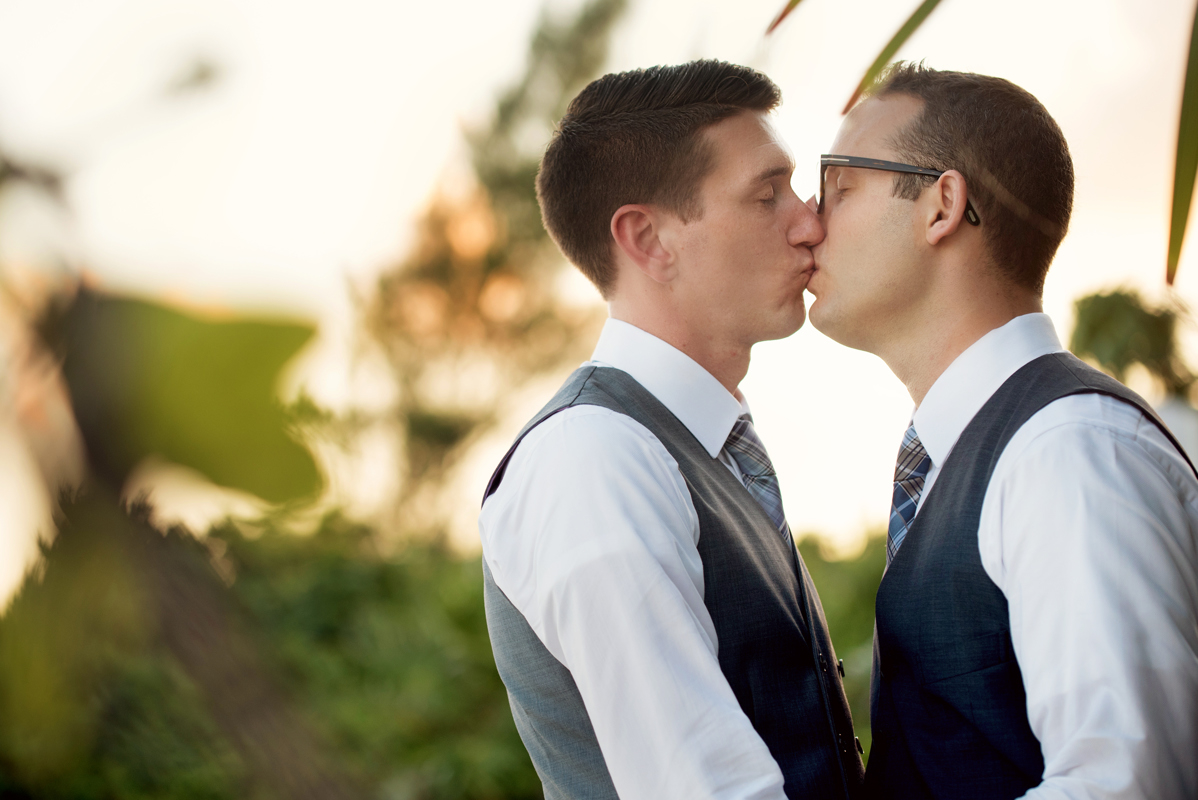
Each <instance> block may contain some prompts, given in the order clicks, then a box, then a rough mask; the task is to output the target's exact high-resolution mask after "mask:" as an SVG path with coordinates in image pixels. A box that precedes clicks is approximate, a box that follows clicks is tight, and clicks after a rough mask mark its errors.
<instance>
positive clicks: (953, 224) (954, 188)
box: [925, 169, 968, 245]
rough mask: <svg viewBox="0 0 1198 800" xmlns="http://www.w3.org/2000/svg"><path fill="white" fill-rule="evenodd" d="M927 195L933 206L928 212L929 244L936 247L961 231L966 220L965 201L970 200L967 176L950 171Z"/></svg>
mask: <svg viewBox="0 0 1198 800" xmlns="http://www.w3.org/2000/svg"><path fill="white" fill-rule="evenodd" d="M925 194H926V195H927V196H928V198H929V200H930V202H931V204H932V205H931V207H930V208H929V211H928V229H927V239H928V244H931V245H936V244H939V243H940V242H941V241H942V240H943V239H944V238H945V237H947V236H951V235H952V234H954V233H956V232H957V231H958V230H960V229H961V226H962V223H963V222H964V220H965V201H966V200H967V199H968V194H967V193H966V186H965V176H964V175H962V174H961V173H960V172H957V170H955V169H950V170H949V171H948V172H946V173H944V174H943V175H941V176H940V177H939V178H938V179H937V180H936V183H934V184H932V186H931V187H929V189H928V190H927V191H926V192H925ZM966 227H968V226H966Z"/></svg>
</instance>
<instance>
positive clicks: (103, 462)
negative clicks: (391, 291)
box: [41, 288, 320, 502]
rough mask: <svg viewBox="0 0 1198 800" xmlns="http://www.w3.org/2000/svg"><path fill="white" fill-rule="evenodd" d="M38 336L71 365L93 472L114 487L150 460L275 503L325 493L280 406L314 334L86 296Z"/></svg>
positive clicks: (59, 310)
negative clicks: (285, 383)
mask: <svg viewBox="0 0 1198 800" xmlns="http://www.w3.org/2000/svg"><path fill="white" fill-rule="evenodd" d="M41 327H42V334H43V338H44V339H45V340H46V341H47V342H48V343H49V344H50V346H51V348H52V349H54V350H56V351H57V352H58V353H59V354H60V356H61V357H62V359H63V361H62V369H63V376H64V377H65V378H66V382H67V385H68V387H70V393H71V403H72V406H73V407H74V409H75V418H76V421H77V422H78V424H79V427H80V430H81V432H82V433H83V437H84V439H85V441H87V443H88V452H89V460H90V462H91V463H90V468H91V470H92V472H93V473H98V474H99V476H100V477H102V478H103V479H104V480H106V481H108V482H109V483H111V484H112V485H113V486H116V487H119V486H120V485H121V484H122V483H123V482H124V480H125V479H126V478H127V477H128V475H129V473H130V472H131V471H132V470H133V468H134V467H136V466H137V464H138V463H140V462H141V461H142V460H143V459H144V458H146V457H147V456H151V455H153V456H158V457H161V458H163V459H166V460H167V461H172V462H174V463H177V464H182V465H185V466H188V467H191V468H193V469H196V470H198V471H200V472H201V473H203V474H204V475H205V476H206V477H208V478H209V479H211V480H212V481H213V482H215V483H217V484H220V485H222V486H228V487H232V488H235V489H241V490H243V491H246V492H250V493H251V494H255V495H257V496H259V497H261V498H263V499H265V500H268V501H270V502H281V501H284V500H288V499H291V498H293V497H297V496H303V495H313V494H315V492H316V490H317V489H318V488H319V487H320V475H319V473H318V472H317V470H316V464H315V462H314V461H313V460H312V455H311V454H310V453H309V452H308V450H307V449H306V448H305V447H304V446H302V445H301V444H299V442H297V441H296V440H295V438H294V437H292V436H290V435H289V434H288V427H289V426H288V418H287V416H286V414H285V412H284V410H283V407H282V405H281V404H280V403H279V402H278V400H277V399H276V398H277V387H276V383H277V381H278V377H279V373H280V372H281V370H282V368H283V366H284V365H285V364H286V363H287V362H288V361H290V360H291V359H292V358H293V357H294V356H295V355H296V353H297V352H298V351H299V350H300V348H301V347H303V346H304V345H305V344H306V343H307V342H308V340H309V339H310V338H311V337H312V335H313V333H314V329H313V328H312V326H311V325H306V324H300V323H294V322H286V321H281V320H266V319H263V320H251V319H246V318H239V319H227V320H226V319H203V318H201V317H198V316H195V315H192V314H187V313H184V312H182V311H179V310H176V309H172V308H168V307H166V306H163V305H160V304H157V303H152V302H149V301H145V300H139V299H135V298H130V297H120V296H115V295H106V294H100V293H97V292H94V291H91V290H88V289H86V288H81V289H80V290H79V291H78V292H77V294H76V295H75V296H74V297H73V298H70V299H69V301H67V302H65V303H64V304H63V305H62V306H61V307H56V308H53V309H52V310H51V311H50V312H49V313H48V314H47V315H46V316H45V318H44V319H43V321H42V324H41Z"/></svg>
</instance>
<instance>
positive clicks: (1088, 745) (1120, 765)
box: [912, 314, 1198, 800]
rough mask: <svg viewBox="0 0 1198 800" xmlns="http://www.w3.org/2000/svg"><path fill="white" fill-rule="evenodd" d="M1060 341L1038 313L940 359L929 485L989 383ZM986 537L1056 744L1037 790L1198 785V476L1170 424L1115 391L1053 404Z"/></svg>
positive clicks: (1040, 719)
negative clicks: (1171, 435) (943, 364)
mask: <svg viewBox="0 0 1198 800" xmlns="http://www.w3.org/2000/svg"><path fill="white" fill-rule="evenodd" d="M1061 350H1062V348H1061V345H1060V342H1059V341H1058V339H1057V336H1056V333H1055V331H1054V330H1053V326H1052V321H1051V320H1050V319H1049V318H1048V316H1047V315H1044V314H1028V315H1025V316H1021V317H1017V318H1016V319H1014V320H1012V321H1011V322H1009V323H1008V324H1006V325H1004V326H1003V327H1001V328H998V329H996V330H993V331H991V332H990V333H988V334H986V335H985V336H984V337H982V338H981V339H980V340H978V341H977V342H976V343H974V344H973V345H972V346H971V347H970V348H969V349H968V350H966V351H965V352H964V353H962V354H961V355H960V356H959V357H958V358H957V359H956V360H955V361H954V362H953V363H952V365H950V366H949V368H948V369H947V370H945V372H944V373H943V374H942V375H941V376H940V378H939V379H938V380H937V381H936V383H935V384H933V386H932V388H931V389H930V390H929V391H928V394H927V396H926V397H925V398H924V400H923V403H921V404H920V406H919V408H918V409H917V410H916V411H915V414H914V416H913V419H912V421H913V424H914V425H915V430H916V433H917V434H918V435H919V438H920V441H921V442H923V445H924V447H925V448H926V449H927V451H928V455H929V456H930V457H931V459H932V467H931V469H930V471H929V473H928V477H927V481H926V483H925V489H924V492H923V495H922V497H921V500H922V498H925V497H927V496H928V493H929V492H930V491H931V489H932V486H933V485H934V484H935V481H936V478H937V475H938V473H939V469H940V466H941V465H942V464H943V463H944V462H945V459H946V458H947V457H948V455H949V453H950V452H951V451H952V449H953V446H954V445H955V444H956V442H957V439H958V438H959V437H960V435H961V433H962V431H963V430H964V429H965V426H966V425H968V423H969V421H970V420H971V419H972V418H973V416H974V415H975V414H976V413H977V412H978V411H979V410H980V409H981V407H982V406H983V405H984V404H985V402H986V401H987V400H989V399H990V397H991V395H993V394H994V392H995V391H996V390H997V389H998V388H999V387H1000V386H1001V385H1002V384H1003V383H1004V382H1005V381H1006V380H1007V378H1009V377H1010V376H1011V375H1013V374H1014V373H1015V372H1016V371H1017V370H1018V369H1019V368H1020V367H1022V366H1024V365H1025V364H1027V363H1028V362H1030V361H1032V360H1033V359H1035V358H1037V357H1039V356H1041V355H1044V354H1046V353H1054V352H1061ZM978 549H979V551H980V553H981V557H982V566H983V567H984V568H985V570H986V574H987V575H989V576H990V579H991V580H993V581H994V583H995V584H996V585H997V586H998V588H999V589H1000V590H1002V593H1003V594H1004V595H1005V596H1006V599H1007V604H1008V607H1009V611H1010V624H1011V639H1012V641H1013V643H1014V647H1015V656H1016V658H1017V660H1018V662H1019V668H1020V671H1021V672H1022V674H1023V683H1024V687H1025V689H1026V690H1027V713H1028V720H1029V722H1030V723H1031V728H1032V731H1033V732H1034V733H1035V734H1036V738H1037V739H1039V741H1040V747H1041V750H1042V751H1043V754H1044V782H1043V783H1042V784H1041V785H1039V786H1037V787H1036V788H1034V789H1032V790H1031V791H1029V792H1028V793H1027V794H1026V795H1025V797H1027V798H1029V800H1032V799H1034V800H1048V799H1049V798H1053V799H1054V800H1056V799H1057V798H1071V799H1073V800H1081V798H1111V799H1112V800H1113V799H1114V798H1152V800H1194V798H1198V481H1196V480H1195V478H1194V475H1193V473H1192V472H1191V471H1190V468H1189V466H1188V465H1187V464H1186V462H1185V461H1184V460H1183V459H1182V457H1181V456H1180V455H1179V454H1178V453H1177V451H1176V450H1175V449H1174V448H1173V446H1172V445H1171V444H1170V443H1169V441H1168V440H1167V439H1166V438H1165V436H1164V435H1163V434H1162V433H1161V432H1160V430H1159V429H1158V428H1157V427H1156V426H1155V425H1154V424H1153V423H1152V422H1150V421H1149V420H1148V419H1146V418H1145V417H1144V415H1143V414H1142V413H1141V412H1140V411H1139V410H1138V409H1135V408H1133V407H1132V406H1130V405H1128V404H1126V403H1123V402H1122V401H1119V400H1116V399H1114V398H1112V397H1108V396H1105V395H1095V394H1086V395H1076V396H1072V397H1066V398H1062V399H1060V400H1057V401H1056V402H1054V403H1051V404H1049V405H1048V406H1046V407H1045V408H1043V409H1042V410H1041V411H1039V412H1038V413H1037V414H1035V415H1034V416H1033V417H1032V418H1031V419H1030V420H1028V422H1027V423H1026V424H1025V425H1024V426H1023V427H1022V428H1020V429H1019V431H1018V432H1017V433H1016V434H1015V435H1014V436H1013V437H1012V438H1011V440H1010V442H1009V443H1008V444H1007V447H1006V449H1005V450H1004V451H1003V454H1002V456H1001V457H1000V458H999V460H998V463H997V465H996V466H995V469H994V473H993V476H992V478H991V480H990V485H989V487H988V488H987V490H986V496H985V499H984V501H983V504H982V512H981V520H980V524H979V527H978Z"/></svg>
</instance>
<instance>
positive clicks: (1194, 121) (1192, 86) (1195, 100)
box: [1165, 9, 1198, 285]
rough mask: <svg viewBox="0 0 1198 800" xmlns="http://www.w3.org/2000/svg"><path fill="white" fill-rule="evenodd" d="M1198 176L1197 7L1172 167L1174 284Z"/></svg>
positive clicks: (1170, 269) (1168, 273)
mask: <svg viewBox="0 0 1198 800" xmlns="http://www.w3.org/2000/svg"><path fill="white" fill-rule="evenodd" d="M1195 175H1198V9H1195V11H1194V25H1193V31H1192V32H1191V33H1190V55H1189V60H1188V61H1187V62H1186V78H1185V88H1183V89H1182V92H1181V121H1180V123H1179V124H1178V126H1177V162H1176V164H1175V166H1174V170H1173V216H1172V218H1171V220H1170V222H1169V256H1168V261H1167V263H1166V266H1165V282H1166V283H1168V284H1169V285H1172V284H1173V278H1174V277H1175V276H1176V275H1177V262H1178V260H1179V259H1180V258H1181V244H1182V241H1184V239H1185V235H1186V224H1187V223H1188V222H1189V219H1190V203H1191V201H1192V200H1193V197H1194V178H1195Z"/></svg>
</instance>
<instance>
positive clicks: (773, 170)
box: [753, 161, 795, 184]
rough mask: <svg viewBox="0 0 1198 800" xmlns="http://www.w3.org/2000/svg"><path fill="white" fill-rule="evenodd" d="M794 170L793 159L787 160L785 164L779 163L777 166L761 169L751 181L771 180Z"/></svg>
mask: <svg viewBox="0 0 1198 800" xmlns="http://www.w3.org/2000/svg"><path fill="white" fill-rule="evenodd" d="M794 171H795V163H794V162H793V161H787V163H786V164H779V165H777V166H774V167H769V168H767V169H765V170H763V171H762V172H761V173H760V174H759V175H758V176H757V177H756V178H754V179H753V183H754V184H758V183H765V182H766V181H768V180H772V179H774V178H777V177H779V176H781V175H790V174H793V173H794Z"/></svg>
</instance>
